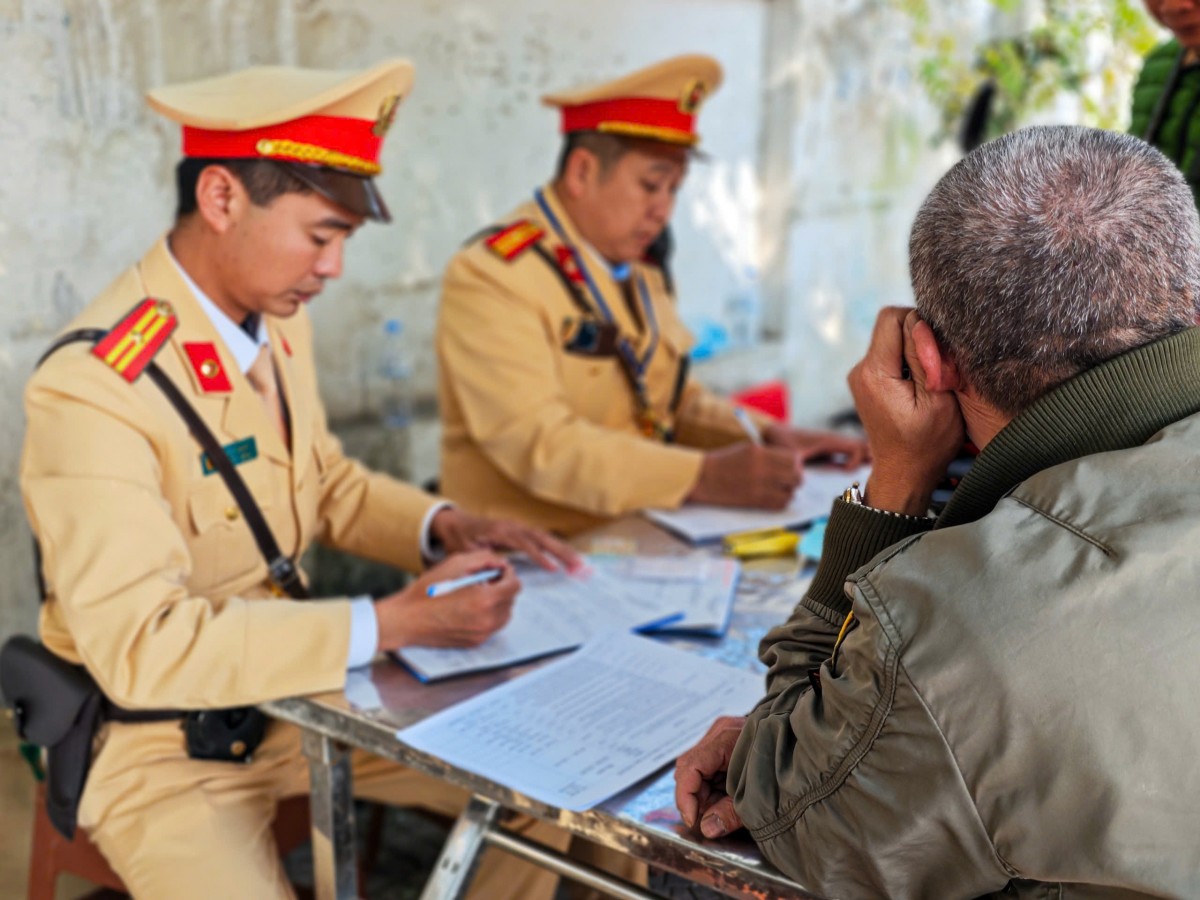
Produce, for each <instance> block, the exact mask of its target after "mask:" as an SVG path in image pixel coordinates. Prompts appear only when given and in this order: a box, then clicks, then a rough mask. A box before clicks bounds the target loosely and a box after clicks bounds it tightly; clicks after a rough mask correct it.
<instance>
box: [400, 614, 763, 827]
mask: <svg viewBox="0 0 1200 900" xmlns="http://www.w3.org/2000/svg"><path fill="white" fill-rule="evenodd" d="M762 693H763V684H762V677H761V676H759V675H755V674H754V673H752V672H746V671H743V670H741V669H734V668H731V667H730V666H727V665H725V664H724V663H720V662H717V661H715V660H711V659H705V658H704V657H702V656H699V655H697V654H694V653H689V652H687V651H685V650H678V649H676V648H674V647H669V646H666V645H665V644H660V643H657V642H655V641H653V640H651V639H649V638H644V637H638V636H637V635H632V634H629V633H627V632H625V633H622V632H611V633H609V634H605V635H602V636H600V637H598V638H596V639H594V640H592V641H589V642H588V643H587V644H586V645H585V646H584V647H583V648H582V649H580V650H579V651H577V652H576V653H573V654H571V655H570V656H568V657H565V658H563V659H561V660H556V661H555V662H553V663H550V664H549V665H547V666H543V667H542V668H540V669H537V670H536V671H533V672H531V673H529V674H527V675H523V676H521V677H520V678H517V679H514V680H513V681H510V682H507V683H505V684H503V685H500V686H499V687H495V688H492V689H491V690H489V691H484V692H483V693H482V694H478V695H477V696H475V697H473V698H471V699H470V700H467V701H465V702H463V703H459V704H457V705H456V706H452V707H450V708H449V709H447V710H444V711H443V712H440V713H437V714H436V715H433V716H430V717H429V718H428V719H425V720H424V721H423V722H419V723H418V724H416V725H413V726H411V727H409V728H405V729H403V730H402V731H400V732H398V733H397V735H396V736H397V737H398V738H399V739H400V740H401V741H402V742H404V743H405V744H408V745H409V746H411V747H414V748H416V749H417V750H419V751H421V752H423V753H428V754H430V755H432V756H436V757H439V758H440V759H443V760H445V761H446V762H448V763H450V764H451V765H453V766H457V767H458V768H461V769H466V770H468V771H470V772H474V773H475V774H477V775H481V776H483V777H484V778H487V779H489V780H491V781H495V782H498V783H500V784H503V785H505V786H507V787H509V788H511V789H513V790H515V791H519V792H520V793H522V794H526V795H528V796H530V797H532V798H534V799H535V800H540V801H541V802H542V803H547V804H549V805H550V806H556V807H559V808H561V809H568V810H577V811H578V810H585V809H591V808H592V807H593V806H595V805H596V804H597V803H600V802H602V801H604V800H606V799H608V798H609V797H611V796H612V795H613V794H616V793H617V792H619V791H621V790H624V789H625V788H627V787H629V786H630V785H632V784H634V783H635V782H637V781H639V780H641V779H642V778H645V777H646V776H647V775H650V774H651V773H653V772H654V771H655V770H657V769H658V768H660V767H661V766H664V765H666V764H667V763H669V762H671V760H673V759H675V757H676V756H678V755H679V754H680V753H682V752H683V751H685V750H687V749H688V748H689V747H691V746H692V745H693V744H695V743H696V742H697V741H698V740H699V739H700V738H701V737H702V736H703V735H704V733H705V732H706V731H707V730H708V727H709V726H710V725H711V724H712V722H713V720H714V719H715V718H717V717H718V716H723V715H743V714H745V713H747V712H748V711H749V710H750V709H752V708H753V707H754V705H755V703H757V702H758V701H759V699H760V698H761V697H762Z"/></svg>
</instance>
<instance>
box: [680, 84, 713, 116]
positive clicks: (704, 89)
mask: <svg viewBox="0 0 1200 900" xmlns="http://www.w3.org/2000/svg"><path fill="white" fill-rule="evenodd" d="M707 94H708V86H707V85H706V84H705V83H704V82H703V81H701V80H700V79H698V78H693V79H692V80H691V81H689V82H688V83H687V84H686V85H684V88H683V93H681V94H680V95H679V111H680V112H681V113H684V114H686V115H689V116H692V115H695V114H696V110H697V109H699V108H700V103H701V102H702V101H703V100H704V97H705V95H707Z"/></svg>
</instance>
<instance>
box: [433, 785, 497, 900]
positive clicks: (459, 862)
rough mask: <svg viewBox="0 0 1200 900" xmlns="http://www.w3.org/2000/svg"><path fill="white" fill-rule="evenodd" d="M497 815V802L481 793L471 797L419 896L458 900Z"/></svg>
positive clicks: (463, 891) (465, 893) (462, 894)
mask: <svg viewBox="0 0 1200 900" xmlns="http://www.w3.org/2000/svg"><path fill="white" fill-rule="evenodd" d="M499 815H500V806H499V805H498V804H496V803H493V802H492V801H491V800H484V799H483V798H482V797H472V798H471V802H470V803H468V804H467V808H466V809H464V810H463V812H462V815H461V816H459V817H458V821H456V822H455V823H454V828H452V829H451V831H450V836H449V837H447V838H446V843H445V845H444V846H443V847H442V853H441V855H440V856H439V857H438V861H437V865H436V866H434V868H433V874H432V875H430V876H429V881H427V882H426V883H425V890H424V891H422V892H421V900H461V898H462V897H465V896H466V895H467V888H468V887H469V886H470V884H471V878H472V876H474V874H475V867H476V866H477V865H478V864H479V854H480V853H482V852H483V848H484V843H485V839H486V837H487V833H488V831H489V830H490V829H491V828H492V827H494V826H495V824H496V820H497V818H498V816H499Z"/></svg>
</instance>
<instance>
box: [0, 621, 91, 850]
mask: <svg viewBox="0 0 1200 900" xmlns="http://www.w3.org/2000/svg"><path fill="white" fill-rule="evenodd" d="M0 691H2V692H3V694H4V699H5V701H6V702H7V703H8V704H9V705H10V706H11V707H12V709H13V715H14V718H15V720H16V725H17V733H18V734H19V735H20V736H21V738H22V739H23V740H27V741H29V742H30V743H32V744H36V745H38V746H39V747H45V748H46V751H47V759H46V807H47V812H48V813H49V815H50V822H51V824H53V825H54V827H55V828H56V829H58V831H59V832H61V833H62V834H63V835H64V836H65V837H66V838H68V839H70V838H73V837H74V836H75V819H76V813H77V812H78V810H79V798H80V797H81V796H82V795H83V785H84V782H85V781H86V780H87V772H88V767H89V765H90V764H91V761H92V740H93V739H94V738H95V736H96V729H97V728H99V727H100V721H101V719H102V717H103V713H104V694H102V693H101V692H100V688H99V687H97V685H96V682H95V681H93V680H92V677H91V676H90V675H89V674H88V673H87V671H86V670H85V669H84V668H83V666H76V665H72V664H71V663H69V662H67V661H66V660H64V659H62V658H61V657H59V656H55V655H54V654H53V653H51V652H50V651H49V650H47V649H46V648H45V647H43V646H42V645H41V644H39V643H38V642H37V641H35V640H33V639H32V638H29V637H26V636H25V635H17V636H16V637H14V638H12V639H10V640H9V641H8V642H7V643H6V644H5V645H4V647H3V648H2V649H0Z"/></svg>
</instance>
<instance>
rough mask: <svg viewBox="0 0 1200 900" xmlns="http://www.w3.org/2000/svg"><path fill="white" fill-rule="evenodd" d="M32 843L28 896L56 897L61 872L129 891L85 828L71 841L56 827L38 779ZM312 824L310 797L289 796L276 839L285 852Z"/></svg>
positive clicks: (34, 899)
mask: <svg viewBox="0 0 1200 900" xmlns="http://www.w3.org/2000/svg"><path fill="white" fill-rule="evenodd" d="M33 802H34V812H33V847H32V849H31V850H30V853H29V893H28V895H27V896H28V898H29V900H54V886H55V883H56V882H57V881H58V876H59V875H61V874H63V873H64V872H65V873H69V874H71V875H75V876H78V877H79V878H83V879H86V880H87V881H90V882H92V883H93V884H95V885H97V886H99V887H105V888H109V889H111V890H114V891H121V892H122V893H127V891H126V890H125V885H124V884H123V883H122V882H121V879H120V877H119V876H118V875H117V873H116V872H114V871H113V870H112V867H111V866H109V864H108V860H106V859H105V858H104V854H102V853H101V852H100V849H99V848H98V847H97V846H96V845H95V844H93V843H92V842H91V841H90V840H88V836H87V834H86V833H85V832H84V830H83V829H82V828H80V829H78V830H77V831H76V832H75V839H74V840H70V841H68V840H67V839H66V838H65V837H63V836H62V835H61V834H59V833H58V832H57V831H55V830H54V826H53V825H51V824H50V817H49V816H48V815H47V814H46V785H45V783H43V782H41V781H39V782H38V786H37V795H36V796H35V797H34V801H33ZM311 828H312V825H311V819H310V817H309V812H308V797H306V796H300V797H288V798H287V799H286V800H281V801H280V802H279V805H278V807H276V810H275V823H274V825H273V826H272V830H273V831H274V833H275V843H276V844H278V845H279V855H280V856H286V855H287V854H288V853H290V852H291V851H292V850H295V849H296V848H297V847H298V846H300V845H301V844H303V843H304V842H305V841H306V840H308V839H309V837H310V830H311Z"/></svg>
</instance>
